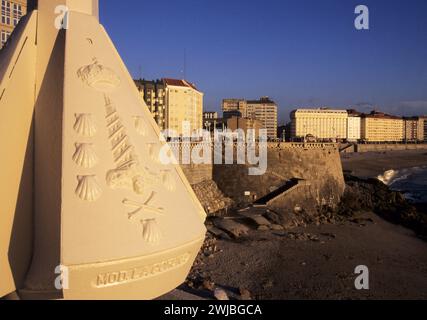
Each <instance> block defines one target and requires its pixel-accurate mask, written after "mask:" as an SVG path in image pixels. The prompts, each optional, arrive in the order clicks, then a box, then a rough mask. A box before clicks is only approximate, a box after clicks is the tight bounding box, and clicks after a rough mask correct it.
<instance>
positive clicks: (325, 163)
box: [213, 144, 345, 214]
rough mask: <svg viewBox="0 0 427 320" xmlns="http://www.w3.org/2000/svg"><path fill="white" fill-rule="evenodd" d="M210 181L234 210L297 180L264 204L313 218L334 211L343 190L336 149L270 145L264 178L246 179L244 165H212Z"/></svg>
mask: <svg viewBox="0 0 427 320" xmlns="http://www.w3.org/2000/svg"><path fill="white" fill-rule="evenodd" d="M213 179H214V181H215V182H216V184H217V185H218V187H219V188H220V189H221V190H222V192H223V193H224V194H225V195H226V196H228V197H230V198H231V199H233V200H234V201H235V203H236V205H238V206H245V205H247V204H249V203H252V202H254V201H256V200H257V199H261V198H263V197H265V196H268V195H269V194H271V193H272V192H274V191H275V190H277V189H278V188H281V187H282V186H284V185H285V184H287V183H288V182H289V181H290V180H292V179H298V180H299V182H298V184H297V185H296V186H294V187H292V188H291V189H289V190H287V191H285V192H283V193H281V194H279V195H277V196H275V197H273V198H272V199H269V201H268V202H267V203H266V204H267V205H268V206H269V207H271V208H273V209H274V210H276V211H277V212H278V213H283V214H285V213H288V212H289V211H294V210H304V211H306V212H312V213H313V214H315V212H317V211H318V210H319V208H321V207H325V206H327V207H331V208H334V207H336V206H337V205H338V203H339V202H340V199H341V196H342V195H343V193H344V189H345V182H344V177H343V171H342V165H341V159H340V155H339V152H338V148H337V146H336V145H322V144H310V145H304V144H280V145H279V144H270V145H269V148H268V168H267V172H266V173H265V174H264V175H262V176H250V175H249V174H248V166H247V165H237V164H235V165H215V166H214V170H213Z"/></svg>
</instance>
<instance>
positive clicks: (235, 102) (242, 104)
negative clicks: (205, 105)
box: [222, 99, 248, 118]
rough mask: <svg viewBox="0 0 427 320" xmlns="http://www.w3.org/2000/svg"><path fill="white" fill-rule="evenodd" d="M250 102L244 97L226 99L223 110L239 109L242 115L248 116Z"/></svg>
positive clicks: (223, 101)
mask: <svg viewBox="0 0 427 320" xmlns="http://www.w3.org/2000/svg"><path fill="white" fill-rule="evenodd" d="M247 107H248V103H247V101H246V100H244V99H224V100H222V112H224V113H225V112H232V111H239V112H240V114H241V116H242V117H244V118H245V117H247V116H248V115H247Z"/></svg>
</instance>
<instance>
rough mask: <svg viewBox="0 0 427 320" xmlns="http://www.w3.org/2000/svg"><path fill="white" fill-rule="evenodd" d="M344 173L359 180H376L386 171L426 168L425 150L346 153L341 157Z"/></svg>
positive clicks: (426, 156) (426, 153)
mask: <svg viewBox="0 0 427 320" xmlns="http://www.w3.org/2000/svg"><path fill="white" fill-rule="evenodd" d="M341 159H342V165H343V170H344V172H347V173H350V174H352V175H354V176H357V177H359V178H376V177H377V176H378V175H382V174H383V173H384V172H386V171H388V170H392V169H393V170H399V169H407V168H413V167H422V166H427V151H426V150H407V151H387V152H367V153H346V154H342V155H341Z"/></svg>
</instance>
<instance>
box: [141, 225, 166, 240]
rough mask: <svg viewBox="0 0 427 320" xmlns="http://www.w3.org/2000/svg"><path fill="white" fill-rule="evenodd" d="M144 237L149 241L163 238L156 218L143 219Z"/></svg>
mask: <svg viewBox="0 0 427 320" xmlns="http://www.w3.org/2000/svg"><path fill="white" fill-rule="evenodd" d="M141 223H142V230H143V231H142V237H143V239H144V240H145V241H146V242H148V243H156V242H159V241H160V239H161V238H162V234H161V231H160V229H159V226H158V225H157V221H156V219H147V220H141Z"/></svg>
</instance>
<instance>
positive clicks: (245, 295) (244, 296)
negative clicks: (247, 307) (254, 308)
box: [239, 288, 252, 300]
mask: <svg viewBox="0 0 427 320" xmlns="http://www.w3.org/2000/svg"><path fill="white" fill-rule="evenodd" d="M239 292H240V300H252V296H251V292H250V291H249V290H248V289H245V288H240V289H239Z"/></svg>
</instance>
